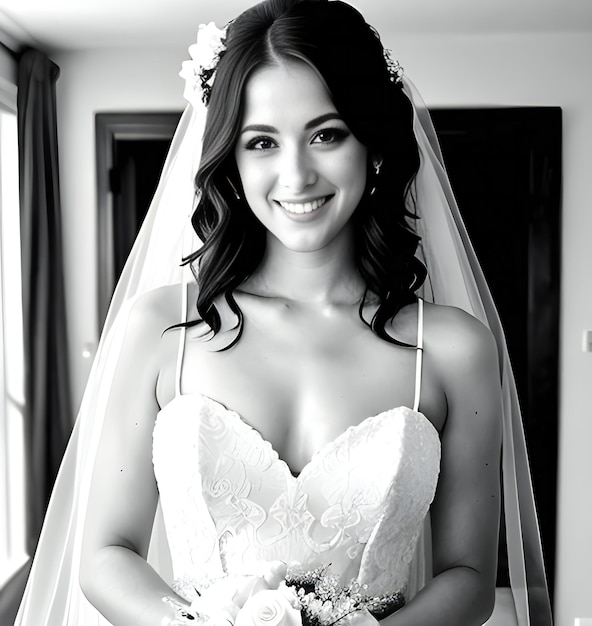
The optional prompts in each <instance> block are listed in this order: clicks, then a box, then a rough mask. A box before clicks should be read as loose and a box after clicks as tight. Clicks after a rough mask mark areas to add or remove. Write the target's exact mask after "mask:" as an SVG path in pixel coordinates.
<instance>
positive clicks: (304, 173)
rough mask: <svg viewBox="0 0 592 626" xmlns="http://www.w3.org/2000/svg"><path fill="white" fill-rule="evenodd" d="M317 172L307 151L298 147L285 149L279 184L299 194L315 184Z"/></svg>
mask: <svg viewBox="0 0 592 626" xmlns="http://www.w3.org/2000/svg"><path fill="white" fill-rule="evenodd" d="M316 180H317V172H316V168H315V165H314V161H313V159H312V158H311V156H310V155H308V154H307V153H306V150H304V149H302V148H301V147H298V146H293V147H284V149H283V150H282V154H281V157H280V162H279V172H278V184H279V185H280V187H283V188H284V189H287V190H289V191H291V192H294V193H297V192H299V191H302V190H304V189H306V187H308V186H310V185H312V184H314V183H315V182H316Z"/></svg>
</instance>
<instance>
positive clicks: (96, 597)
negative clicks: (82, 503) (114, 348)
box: [80, 292, 174, 626]
mask: <svg viewBox="0 0 592 626" xmlns="http://www.w3.org/2000/svg"><path fill="white" fill-rule="evenodd" d="M160 296H162V292H160ZM166 317H167V315H166V310H165V303H164V302H163V298H162V297H159V292H155V294H149V295H148V296H144V297H142V298H140V299H139V300H138V301H137V302H136V303H135V304H134V308H133V310H132V311H131V313H130V318H129V320H128V325H127V328H126V332H125V339H124V343H123V346H122V349H121V358H120V359H119V361H118V365H117V370H116V372H115V376H114V382H113V385H112V388H111V390H110V394H109V399H108V404H107V410H106V415H105V423H104V427H103V432H102V435H101V439H100V442H99V449H98V454H97V458H96V464H95V468H94V472H93V476H92V484H91V491H90V497H89V503H88V508H87V514H86V520H85V527H84V538H83V546H82V558H81V565H80V584H81V587H82V590H83V592H84V594H85V595H86V597H87V598H88V600H89V601H90V602H91V604H93V605H94V606H95V607H96V608H97V609H98V610H99V611H100V612H101V613H102V614H103V615H104V616H105V617H106V618H107V619H108V620H109V621H110V622H111V623H112V624H113V625H114V626H132V625H133V626H160V624H161V623H162V620H163V617H165V616H167V615H168V616H171V617H172V616H173V615H174V609H173V608H172V607H170V606H167V605H166V604H165V603H163V601H162V598H163V596H174V593H173V592H172V591H171V589H170V587H169V586H168V585H167V584H166V583H165V582H164V581H163V580H162V578H160V576H159V575H158V574H157V573H156V572H155V571H154V570H153V569H152V567H150V565H149V564H148V563H147V562H146V555H147V552H148V545H149V542H150V535H151V531H152V524H153V521H154V515H155V511H156V505H157V501H158V493H157V487H156V481H155V478H154V472H153V468H152V431H153V428H154V421H155V418H156V415H157V412H158V410H159V407H158V403H157V401H156V393H155V390H156V381H157V378H158V374H159V368H160V360H161V354H162V349H161V344H162V340H161V337H162V332H163V329H164V328H166V327H167V325H168V324H170V323H171V322H168V321H167V319H166Z"/></svg>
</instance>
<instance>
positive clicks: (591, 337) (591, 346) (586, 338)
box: [582, 330, 592, 626]
mask: <svg viewBox="0 0 592 626" xmlns="http://www.w3.org/2000/svg"><path fill="white" fill-rule="evenodd" d="M582 352H592V330H585V331H584V334H583V335H582ZM586 619H587V618H586ZM583 626H588V624H584V625H583ZM590 626H592V623H591V624H590Z"/></svg>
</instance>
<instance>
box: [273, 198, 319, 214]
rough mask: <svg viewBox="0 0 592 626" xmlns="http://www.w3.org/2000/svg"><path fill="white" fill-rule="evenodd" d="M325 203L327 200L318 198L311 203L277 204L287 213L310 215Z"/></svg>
mask: <svg viewBox="0 0 592 626" xmlns="http://www.w3.org/2000/svg"><path fill="white" fill-rule="evenodd" d="M326 201H327V198H319V199H318V200H313V201H312V202H278V204H280V206H281V207H282V208H283V209H285V210H286V211H288V213H312V211H316V210H317V209H320V208H321V207H322V206H323V204H325V202H326Z"/></svg>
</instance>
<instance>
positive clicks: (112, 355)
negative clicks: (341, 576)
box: [15, 79, 552, 626]
mask: <svg viewBox="0 0 592 626" xmlns="http://www.w3.org/2000/svg"><path fill="white" fill-rule="evenodd" d="M404 90H405V93H406V94H407V96H408V97H409V98H410V99H411V101H412V102H413V104H414V107H415V112H416V113H415V121H414V126H415V133H416V137H417V140H418V143H419V146H420V151H421V166H420V171H419V174H418V177H417V181H416V213H417V214H418V216H419V217H420V218H421V219H419V220H418V221H417V225H418V228H419V234H420V235H421V237H422V244H421V249H420V256H421V257H422V259H423V261H424V262H425V264H426V266H427V268H428V274H429V278H428V280H427V281H426V283H425V285H424V288H423V293H422V294H421V295H423V297H424V298H425V299H426V300H428V301H433V302H436V303H441V304H450V305H454V306H458V307H460V308H462V309H465V310H467V311H468V312H470V313H472V314H473V315H475V316H476V317H477V318H479V319H480V320H481V321H483V322H484V323H485V324H487V325H488V326H489V327H490V328H491V329H492V331H493V332H494V334H495V336H496V339H497V343H498V347H499V354H500V368H501V372H502V378H503V394H504V415H503V420H504V427H503V494H504V503H505V515H506V527H507V543H508V557H509V565H510V576H511V585H512V594H513V599H514V605H515V610H516V615H517V620H518V624H520V626H547V625H549V626H550V625H551V623H552V622H551V615H550V608H549V603H548V595H547V589H546V582H545V573H544V567H543V559H542V552H541V546H540V540H539V530H538V523H537V517H536V511H535V506H534V500H533V494H532V487H531V482H530V473H529V466H528V459H527V455H526V447H525V442H524V434H523V430H522V422H521V417H520V412H519V407H518V402H517V396H516V389H515V384H514V379H513V375H512V371H511V367H510V363H509V359H508V355H507V350H506V346H505V339H504V335H503V331H502V328H501V324H500V322H499V318H498V315H497V312H496V309H495V306H494V303H493V300H492V298H491V295H490V293H489V290H488V288H487V285H486V283H485V280H484V277H483V274H482V271H481V269H480V267H479V265H478V262H477V260H476V257H475V254H474V252H473V249H472V247H471V244H470V241H469V239H468V236H467V233H466V230H465V227H464V225H463V223H462V220H461V218H460V214H459V211H458V207H457V205H456V203H455V201H454V197H453V195H452V190H451V188H450V184H449V182H448V177H447V175H446V172H445V170H444V166H443V162H442V157H441V154H440V150H439V147H438V142H437V139H436V135H435V131H434V129H433V126H432V124H431V120H430V118H429V114H428V112H427V108H426V106H425V104H424V103H423V102H422V101H421V98H420V97H419V95H418V93H417V91H416V90H415V88H414V87H413V85H412V84H411V83H410V82H409V81H407V79H405V82H404ZM205 117H206V109H205V107H203V106H201V105H200V104H197V105H196V106H192V105H189V106H188V108H187V109H186V111H185V113H184V114H183V116H182V118H181V121H180V123H179V127H178V129H177V132H176V134H175V137H174V139H173V142H172V145H171V149H170V153H169V156H168V158H167V161H166V163H165V166H164V169H163V173H162V176H161V180H160V183H159V186H158V189H157V192H156V194H155V197H154V200H153V202H152V205H151V207H150V209H149V211H148V214H147V216H146V219H145V222H144V224H143V226H142V228H141V230H140V233H139V235H138V238H137V241H136V243H135V244H134V247H133V249H132V252H131V254H130V257H129V259H128V261H127V264H126V266H125V268H124V271H123V274H122V276H121V278H120V281H119V283H118V286H117V288H116V290H115V294H114V296H113V300H112V303H111V307H110V310H109V313H108V316H107V320H106V322H105V327H104V331H103V334H102V338H101V341H100V344H99V348H98V351H97V355H96V357H95V361H94V364H93V367H92V370H91V373H90V377H89V381H88V385H87V389H86V392H85V395H84V398H83V401H82V405H81V409H80V413H79V417H78V420H77V423H76V426H75V428H74V432H73V435H72V438H71V441H70V444H69V446H68V449H67V451H66V454H65V456H64V460H63V463H62V466H61V469H60V472H59V475H58V478H57V481H56V486H55V488H54V492H53V496H52V499H51V502H50V505H49V508H48V512H47V516H46V520H45V524H44V528H43V531H42V534H41V538H40V541H39V546H38V549H37V552H36V555H35V558H34V562H33V566H32V570H31V574H30V577H29V581H28V584H27V587H26V590H25V595H24V598H23V602H22V604H21V607H20V610H19V613H18V616H17V619H16V622H15V624H16V625H17V626H82V625H83V624H84V626H107V625H108V622H107V621H106V620H105V619H104V618H102V617H101V616H100V614H99V613H98V612H97V611H96V610H95V609H94V608H93V607H92V606H91V605H90V604H89V603H88V601H87V600H86V599H85V597H84V595H83V594H82V592H81V590H80V587H79V583H78V578H79V565H80V554H81V542H82V529H83V526H84V518H85V511H86V505H87V501H88V498H89V490H90V479H91V474H92V470H93V465H94V458H95V456H96V452H97V446H98V442H99V438H100V434H101V430H102V426H103V419H104V414H105V409H106V406H107V400H108V397H109V393H110V388H111V381H112V379H113V376H114V372H115V371H116V366H117V362H118V358H119V354H120V350H121V345H122V341H123V337H124V336H125V332H126V326H127V323H128V320H129V313H130V310H131V307H132V305H133V303H134V301H135V300H136V299H137V298H138V297H139V296H141V295H142V294H143V293H145V292H147V291H149V290H151V289H155V288H158V287H160V286H163V285H168V284H177V283H180V282H183V281H185V280H191V279H192V278H191V274H190V270H189V269H188V268H187V267H184V268H183V267H181V265H180V262H181V259H182V257H183V255H184V254H186V253H187V252H188V251H189V250H192V249H195V248H196V247H197V246H198V245H199V242H198V241H197V239H196V237H195V235H194V233H193V230H192V227H191V223H190V216H191V213H192V211H193V208H194V206H195V189H194V175H195V172H196V171H197V166H198V164H199V160H200V155H201V137H202V134H203V129H204V124H205ZM425 545H429V540H428V539H426V544H425ZM421 547H423V543H422V546H421ZM424 552H425V555H424ZM417 553H418V555H421V559H423V558H424V556H425V559H426V563H427V562H428V560H429V549H426V550H425V551H424V550H421V549H420V550H418V552H417ZM148 558H149V561H150V562H151V564H152V565H153V566H154V567H155V569H156V570H157V571H159V573H160V574H161V575H162V576H163V578H165V580H170V578H171V572H170V557H169V555H168V547H167V541H166V535H165V532H164V526H163V524H162V519H161V515H160V512H159V511H157V515H156V518H155V522H154V528H153V533H152V542H151V547H150V553H149V557H148ZM421 559H419V560H421ZM426 569H429V567H427V568H426V567H424V563H423V561H422V562H421V563H419V564H418V567H417V572H418V579H422V578H423V572H424V570H426ZM419 585H421V580H420V582H419Z"/></svg>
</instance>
